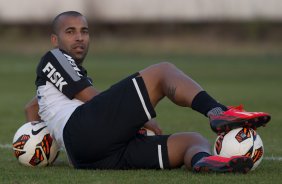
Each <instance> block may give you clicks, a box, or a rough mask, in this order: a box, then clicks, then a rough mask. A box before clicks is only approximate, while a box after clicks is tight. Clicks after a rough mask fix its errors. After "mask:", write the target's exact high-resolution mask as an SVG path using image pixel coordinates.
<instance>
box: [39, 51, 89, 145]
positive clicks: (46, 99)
mask: <svg viewBox="0 0 282 184" xmlns="http://www.w3.org/2000/svg"><path fill="white" fill-rule="evenodd" d="M91 85H92V83H91V79H89V78H88V77H87V72H86V70H85V69H84V68H83V67H81V66H77V65H76V64H75V61H74V60H73V59H72V58H71V57H70V56H69V55H67V54H66V53H64V52H63V51H61V50H59V49H54V50H51V51H49V52H47V53H46V54H45V55H44V56H43V57H42V59H41V61H40V63H39V65H38V67H37V79H36V86H37V99H38V105H39V116H40V117H41V119H42V120H43V121H45V122H46V123H47V125H48V129H49V131H50V133H51V135H52V137H53V138H54V139H56V141H57V142H58V144H59V146H60V147H62V148H64V140H63V130H64V127H65V125H66V123H67V121H68V119H69V118H70V116H71V114H72V113H73V112H74V110H75V109H76V108H77V107H78V106H80V105H81V104H83V103H82V102H81V101H79V100H77V99H75V98H74V96H75V95H76V94H77V93H78V92H80V91H81V90H83V89H84V88H86V87H88V86H91Z"/></svg>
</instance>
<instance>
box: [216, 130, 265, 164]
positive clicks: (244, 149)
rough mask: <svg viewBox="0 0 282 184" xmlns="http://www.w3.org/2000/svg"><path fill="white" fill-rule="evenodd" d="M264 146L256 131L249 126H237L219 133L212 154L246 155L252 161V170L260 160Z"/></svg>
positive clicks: (226, 155) (225, 155) (227, 155)
mask: <svg viewBox="0 0 282 184" xmlns="http://www.w3.org/2000/svg"><path fill="white" fill-rule="evenodd" d="M263 154H264V148H263V144H262V140H261V138H260V136H259V135H258V134H257V132H256V131H254V130H253V129H250V128H237V129H234V130H231V131H229V132H228V133H222V134H220V135H219V136H218V137H217V138H216V141H215V144H214V155H219V156H224V157H231V156H248V157H251V158H252V159H253V161H254V166H253V168H252V170H254V169H255V168H257V166H258V165H259V164H260V162H261V161H262V158H263Z"/></svg>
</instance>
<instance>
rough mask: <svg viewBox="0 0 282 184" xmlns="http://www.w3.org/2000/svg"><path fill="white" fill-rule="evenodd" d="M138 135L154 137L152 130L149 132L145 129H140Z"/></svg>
mask: <svg viewBox="0 0 282 184" xmlns="http://www.w3.org/2000/svg"><path fill="white" fill-rule="evenodd" d="M137 133H138V134H140V135H145V136H154V135H156V134H155V132H153V131H152V130H149V129H147V128H144V127H142V128H140V129H139V131H138V132H137Z"/></svg>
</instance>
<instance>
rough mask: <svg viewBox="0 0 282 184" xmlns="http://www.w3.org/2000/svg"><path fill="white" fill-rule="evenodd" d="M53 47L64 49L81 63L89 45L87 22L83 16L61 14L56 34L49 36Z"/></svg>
mask: <svg viewBox="0 0 282 184" xmlns="http://www.w3.org/2000/svg"><path fill="white" fill-rule="evenodd" d="M51 41H52V43H53V45H54V46H55V47H58V48H60V49H62V50H64V51H66V52H67V53H68V54H69V55H70V56H72V57H73V58H74V59H75V61H76V62H77V64H81V63H82V62H83V60H84V58H85V56H86V55H87V52H88V47H89V32H88V24H87V21H86V19H85V17H83V16H62V17H60V19H59V23H58V27H57V31H56V34H53V35H52V36H51Z"/></svg>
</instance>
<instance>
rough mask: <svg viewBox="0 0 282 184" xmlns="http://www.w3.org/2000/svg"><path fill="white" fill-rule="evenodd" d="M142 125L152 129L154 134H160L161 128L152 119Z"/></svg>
mask: <svg viewBox="0 0 282 184" xmlns="http://www.w3.org/2000/svg"><path fill="white" fill-rule="evenodd" d="M144 127H145V128H147V129H149V130H152V131H153V132H155V134H156V135H162V129H161V128H160V126H159V124H158V123H157V122H156V121H155V120H153V119H151V120H150V121H148V122H147V123H145V125H144Z"/></svg>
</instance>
